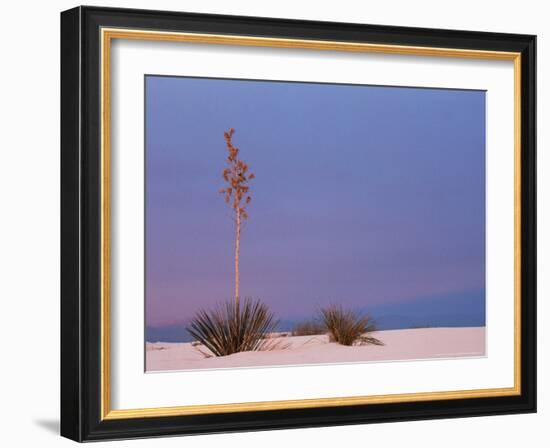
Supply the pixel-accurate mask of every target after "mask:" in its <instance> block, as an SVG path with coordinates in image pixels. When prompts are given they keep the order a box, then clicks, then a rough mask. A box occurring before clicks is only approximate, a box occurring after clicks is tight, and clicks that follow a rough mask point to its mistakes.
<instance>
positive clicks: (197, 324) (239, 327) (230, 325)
mask: <svg viewBox="0 0 550 448" xmlns="http://www.w3.org/2000/svg"><path fill="white" fill-rule="evenodd" d="M277 324H278V322H277V321H276V320H275V319H274V316H273V314H272V313H271V311H269V308H268V307H267V306H266V305H265V304H263V303H261V302H260V301H259V300H252V299H246V300H244V301H240V302H234V301H233V300H230V301H227V302H225V303H224V304H221V305H219V306H218V307H217V308H215V309H213V310H200V311H199V312H198V313H197V314H196V315H195V317H194V318H193V319H192V321H191V323H190V325H189V327H188V328H187V331H189V333H190V334H191V335H192V336H193V337H194V338H195V339H196V340H197V341H199V342H200V343H202V344H203V345H204V346H205V347H206V348H208V349H209V350H210V351H211V352H212V354H213V355H214V356H227V355H231V354H232V353H238V352H246V351H258V350H272V349H274V348H277V343H276V341H275V340H273V339H272V338H270V337H269V336H270V334H271V333H273V332H274V331H275V330H276V328H277Z"/></svg>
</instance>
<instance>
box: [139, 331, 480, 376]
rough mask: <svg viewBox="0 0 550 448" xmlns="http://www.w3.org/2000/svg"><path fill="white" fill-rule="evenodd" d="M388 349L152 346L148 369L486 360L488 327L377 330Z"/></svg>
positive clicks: (311, 341)
mask: <svg viewBox="0 0 550 448" xmlns="http://www.w3.org/2000/svg"><path fill="white" fill-rule="evenodd" d="M373 336H375V337H376V338H377V339H378V340H380V341H381V342H382V343H383V344H384V345H373V344H367V345H354V346H345V345H341V344H338V343H336V342H330V341H329V336H328V335H326V334H321V335H308V336H291V335H287V334H283V335H277V336H275V337H274V338H273V339H274V342H277V343H278V345H279V346H278V347H276V348H275V349H273V350H264V351H247V352H240V353H234V354H231V355H228V356H211V353H210V352H209V350H208V349H207V348H205V347H204V346H202V345H197V344H196V343H191V342H183V343H166V342H156V343H151V342H148V343H147V345H146V370H147V371H148V372H152V371H166V370H193V369H219V368H235V367H257V366H289V365H311V364H332V363H349V362H372V361H395V360H413V359H428V358H451V357H452V358H456V357H475V356H484V355H485V327H459V328H418V329H405V330H385V331H377V332H375V333H374V334H373Z"/></svg>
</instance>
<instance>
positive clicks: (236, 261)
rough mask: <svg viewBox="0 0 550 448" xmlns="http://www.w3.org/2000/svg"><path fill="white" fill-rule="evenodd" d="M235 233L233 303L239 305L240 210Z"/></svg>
mask: <svg viewBox="0 0 550 448" xmlns="http://www.w3.org/2000/svg"><path fill="white" fill-rule="evenodd" d="M236 224H237V235H236V238H235V303H236V304H237V306H239V297H240V296H239V288H240V281H241V279H240V273H239V253H240V249H241V248H240V243H241V212H240V211H237V222H236Z"/></svg>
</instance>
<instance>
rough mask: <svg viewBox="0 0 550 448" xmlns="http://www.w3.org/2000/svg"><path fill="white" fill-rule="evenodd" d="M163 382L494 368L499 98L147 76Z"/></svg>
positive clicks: (150, 309) (150, 255) (149, 244)
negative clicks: (488, 226)
mask: <svg viewBox="0 0 550 448" xmlns="http://www.w3.org/2000/svg"><path fill="white" fill-rule="evenodd" d="M145 145H146V148H145V167H146V175H145V180H146V182H145V189H146V191H145V215H146V216H145V222H146V232H145V240H146V241H145V252H146V253H145V291H146V298H145V300H146V322H145V325H146V332H145V334H146V341H145V351H146V371H149V372H150V371H170V370H188V369H219V368H240V367H265V366H285V365H311V364H332V363H357V362H361V363H362V362H373V361H376V362H386V361H404V360H413V359H414V360H419V359H430V358H449V359H452V358H459V357H479V356H484V355H485V354H486V353H485V346H486V344H485V325H486V316H485V91H479V90H454V89H439V88H438V89H435V88H434V89H431V88H414V87H393V86H391V87H390V86H371V85H347V84H326V83H306V82H283V81H265V80H236V79H211V78H192V77H171V76H154V75H148V76H146V77H145Z"/></svg>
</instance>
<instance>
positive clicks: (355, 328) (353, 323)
mask: <svg viewBox="0 0 550 448" xmlns="http://www.w3.org/2000/svg"><path fill="white" fill-rule="evenodd" d="M321 318H322V320H323V323H324V325H325V326H326V328H327V330H328V332H329V339H330V341H331V342H338V343H339V344H342V345H349V346H351V345H363V344H374V345H384V344H383V343H382V342H381V341H380V340H378V339H376V338H375V337H373V336H370V335H369V333H372V332H373V331H376V325H375V324H374V321H373V320H372V318H371V317H370V316H367V315H362V314H360V313H357V312H355V311H352V310H345V309H344V308H343V307H342V306H341V305H331V306H328V307H326V308H321Z"/></svg>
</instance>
